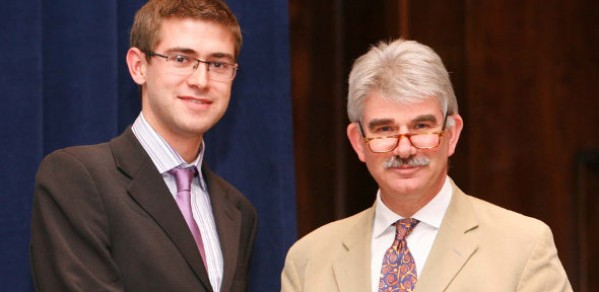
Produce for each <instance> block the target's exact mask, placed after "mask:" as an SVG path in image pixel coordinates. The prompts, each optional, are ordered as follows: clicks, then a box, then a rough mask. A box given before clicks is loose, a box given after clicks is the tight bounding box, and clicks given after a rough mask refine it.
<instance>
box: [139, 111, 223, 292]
mask: <svg viewBox="0 0 599 292" xmlns="http://www.w3.org/2000/svg"><path fill="white" fill-rule="evenodd" d="M131 129H132V130H133V133H134V134H135V137H136V138H137V140H139V143H141V145H142V146H143V148H144V150H145V151H146V152H147V153H148V155H149V156H150V158H151V159H152V162H154V165H155V166H156V168H157V169H158V172H160V174H161V175H162V178H163V179H164V182H165V183H166V186H167V187H168V189H169V190H170V192H171V194H172V195H173V198H175V197H176V195H177V183H176V181H175V177H174V176H173V175H171V174H170V173H169V171H170V170H171V169H173V168H176V167H190V166H195V167H196V168H197V170H198V174H199V175H198V176H196V177H194V178H193V180H192V183H191V209H192V213H193V218H194V220H195V221H196V223H197V225H198V227H199V229H200V233H201V234H202V243H203V244H204V251H205V254H206V259H205V260H206V265H207V266H208V267H206V268H207V270H208V276H209V278H210V284H211V285H212V288H213V289H214V291H220V287H221V283H222V278H223V255H222V251H221V249H220V241H219V239H218V233H217V231H216V224H215V223H214V216H213V214H212V205H211V204H210V197H209V196H208V188H207V186H206V182H205V181H204V177H203V176H202V172H201V170H202V161H203V159H204V149H205V148H206V147H205V146H206V143H205V142H204V141H202V145H201V147H200V153H199V154H198V157H197V158H196V159H195V160H194V161H193V162H192V163H186V162H185V160H184V159H183V158H182V157H181V155H179V154H178V153H177V151H175V150H174V149H173V148H172V147H171V146H170V145H169V144H168V143H167V142H166V141H165V140H164V139H163V138H162V137H161V136H160V135H159V134H158V133H157V132H156V131H155V130H154V129H153V128H152V126H151V125H150V124H149V123H148V122H147V121H146V119H145V118H144V116H143V114H142V113H140V114H139V116H138V117H137V119H136V120H135V122H134V123H133V126H132V127H131Z"/></svg>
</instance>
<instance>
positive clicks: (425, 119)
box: [412, 115, 437, 123]
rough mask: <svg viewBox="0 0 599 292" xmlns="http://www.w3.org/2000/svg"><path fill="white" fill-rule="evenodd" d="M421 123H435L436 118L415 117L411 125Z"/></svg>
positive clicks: (432, 116)
mask: <svg viewBox="0 0 599 292" xmlns="http://www.w3.org/2000/svg"><path fill="white" fill-rule="evenodd" d="M421 122H431V123H437V117H435V115H421V116H417V117H416V118H415V119H413V120H412V123H421Z"/></svg>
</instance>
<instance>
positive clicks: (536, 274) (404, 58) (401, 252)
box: [282, 39, 572, 292]
mask: <svg viewBox="0 0 599 292" xmlns="http://www.w3.org/2000/svg"><path fill="white" fill-rule="evenodd" d="M347 109H348V114H349V118H350V120H351V123H350V124H349V125H348V127H347V136H348V138H349V140H350V142H351V145H352V146H353V149H354V150H355V152H356V154H357V155H358V158H359V159H360V160H361V161H362V162H364V163H365V164H366V166H367V167H368V170H369V172H370V174H371V175H372V177H373V178H374V179H375V180H376V182H377V184H378V186H379V191H378V193H377V195H376V200H375V202H374V205H373V206H372V207H371V208H369V209H367V210H365V211H363V212H361V213H359V214H357V215H354V216H352V217H349V218H346V219H342V220H339V221H336V222H333V223H330V224H328V225H326V226H323V227H321V228H319V229H317V230H315V231H313V232H312V233H310V234H308V235H307V236H305V237H304V238H302V239H300V240H299V241H298V242H297V243H296V244H295V245H294V246H293V247H292V248H291V249H290V250H289V253H288V255H287V259H286V262H285V267H284V270H283V273H282V291H284V292H292V291H305V292H320V291H327V292H334V291H343V292H350V291H356V292H364V291H373V292H376V291H379V292H382V291H421V292H437V291H456V292H457V291H459V292H463V291H485V292H489V291H497V292H505V291H536V292H540V291H543V292H546V291H571V290H572V288H571V286H570V283H569V281H568V278H567V276H566V273H565V271H564V269H563V267H562V264H561V263H560V260H559V259H558V256H557V250H556V247H555V244H554V242H553V236H552V234H551V231H550V229H549V227H548V226H547V225H545V224H544V223H542V222H541V221H538V220H536V219H533V218H530V217H526V216H523V215H520V214H517V213H514V212H511V211H509V210H506V209H503V208H500V207H498V206H495V205H492V204H490V203H487V202H484V201H482V200H479V199H476V198H474V197H471V196H469V195H466V194H464V193H463V192H462V191H461V190H460V189H459V188H458V187H457V186H456V185H455V184H454V182H453V181H452V180H451V179H450V178H449V177H448V175H447V164H448V158H449V156H451V155H452V154H453V153H454V151H455V149H456V145H457V143H458V140H459V138H460V133H461V131H462V128H463V125H464V122H463V120H462V118H461V117H460V115H459V114H458V106H457V101H456V97H455V94H454V92H453V89H452V86H451V82H450V80H449V75H448V73H447V71H446V69H445V67H444V66H443V63H442V61H441V59H440V58H439V56H438V55H437V54H436V53H435V52H434V51H433V50H432V49H430V48H429V47H427V46H425V45H422V44H419V43H417V42H414V41H406V40H401V39H400V40H396V41H394V42H391V43H381V44H379V45H378V46H375V47H372V48H371V49H370V51H369V52H367V53H366V54H365V55H363V56H362V57H360V58H359V59H357V60H356V62H355V63H354V66H353V69H352V71H351V74H350V77H349V94H348V105H347Z"/></svg>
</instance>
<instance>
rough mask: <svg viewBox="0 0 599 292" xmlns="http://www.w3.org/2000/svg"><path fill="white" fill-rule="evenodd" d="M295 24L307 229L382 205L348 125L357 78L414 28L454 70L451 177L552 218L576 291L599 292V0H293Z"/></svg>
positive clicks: (297, 131) (477, 192)
mask: <svg viewBox="0 0 599 292" xmlns="http://www.w3.org/2000/svg"><path fill="white" fill-rule="evenodd" d="M290 20H291V60H292V76H293V78H292V96H293V114H294V135H295V159H296V178H297V181H296V183H297V186H296V189H297V199H298V201H297V202H298V228H299V234H300V235H303V234H305V233H307V232H309V231H311V230H313V229H314V228H316V227H317V226H321V225H323V224H325V223H327V222H330V221H332V220H335V219H339V218H343V217H346V216H348V215H351V214H354V213H357V212H358V211H360V210H363V209H365V208H368V207H369V206H371V205H372V204H373V202H374V197H375V193H376V185H375V183H374V180H373V179H372V178H370V175H369V174H368V172H367V170H366V167H365V166H364V165H363V164H362V163H361V162H359V160H358V159H357V156H356V154H355V153H354V152H353V150H352V149H351V146H350V144H349V142H348V141H347V138H346V135H345V129H346V126H347V123H348V119H347V114H346V108H345V103H346V90H347V89H346V88H347V76H348V73H349V70H350V66H351V64H352V62H353V60H354V59H355V58H357V57H358V56H360V55H362V54H364V53H365V52H366V51H367V50H368V48H369V46H370V45H371V44H373V43H377V42H378V41H380V40H387V39H393V38H396V37H399V36H403V37H405V38H409V39H414V40H417V41H419V42H422V43H424V44H427V45H429V46H431V47H432V48H433V49H434V50H436V51H437V53H438V54H439V55H440V56H441V57H442V59H443V60H444V62H445V65H446V67H447V69H448V71H450V76H451V78H452V82H453V84H454V89H455V91H456V94H457V96H458V102H459V106H460V114H461V115H462V117H463V118H464V122H465V130H464V132H462V137H461V139H460V142H459V144H458V148H457V153H456V154H455V155H454V156H453V157H452V158H451V159H450V176H451V177H452V178H454V180H455V181H456V182H457V183H458V185H459V186H460V187H461V188H462V189H463V190H464V191H465V192H467V193H469V194H471V195H474V196H477V197H479V198H482V199H485V200H488V201H490V202H493V203H495V204H498V205H500V206H503V207H506V208H508V209H511V210H514V211H517V212H520V213H523V214H526V215H529V216H533V217H536V218H539V219H541V220H543V221H544V222H546V223H547V224H548V225H550V227H551V228H552V230H553V232H554V236H555V241H556V244H557V248H558V252H559V257H560V259H561V261H562V263H563V264H564V266H565V268H566V271H567V273H568V275H569V278H570V281H571V282H572V285H573V287H574V290H575V291H599V251H598V249H597V247H598V246H599V232H597V230H598V229H597V228H598V227H599V215H598V211H599V96H598V92H599V2H598V1H595V0H571V1H537V0H532V1H520V0H501V1H478V0H444V1H438V0H417V1H409V0H392V1H389V0H382V1H343V0H334V1H320V0H291V1H290ZM506 236H509V234H506ZM517 245H518V243H517V242H515V243H514V248H517Z"/></svg>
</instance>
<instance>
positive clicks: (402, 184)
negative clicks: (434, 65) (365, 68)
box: [348, 93, 462, 202]
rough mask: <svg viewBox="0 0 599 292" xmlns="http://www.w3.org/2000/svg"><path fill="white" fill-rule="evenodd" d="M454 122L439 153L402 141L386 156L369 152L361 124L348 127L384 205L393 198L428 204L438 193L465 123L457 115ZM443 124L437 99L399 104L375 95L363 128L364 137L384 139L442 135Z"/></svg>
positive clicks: (442, 139)
mask: <svg viewBox="0 0 599 292" xmlns="http://www.w3.org/2000/svg"><path fill="white" fill-rule="evenodd" d="M453 118H454V119H457V120H456V126H454V127H451V128H446V129H445V133H443V134H442V135H441V136H440V140H439V144H438V146H437V147H435V148H431V149H418V148H416V147H414V146H413V145H412V144H411V143H410V141H409V140H408V138H406V137H405V136H404V137H401V138H400V140H399V142H398V144H397V147H395V148H394V149H393V150H391V151H390V152H386V153H373V152H372V151H371V150H370V149H369V147H368V144H367V143H366V142H364V141H363V139H362V134H361V133H360V129H359V126H358V124H357V123H352V124H350V125H349V126H348V137H349V139H350V141H351V143H352V146H353V147H354V150H355V151H356V153H357V154H358V157H359V158H360V160H361V161H363V162H365V163H366V166H367V167H368V170H369V171H370V173H371V175H372V176H373V177H374V179H375V180H376V181H377V183H378V185H379V187H380V189H381V196H382V199H383V201H384V202H385V201H386V198H391V197H394V198H396V199H397V198H400V197H401V198H405V199H408V198H411V199H417V200H418V201H426V202H428V201H429V200H430V199H432V198H433V197H434V196H435V195H436V194H437V193H438V191H439V190H440V188H441V186H442V184H443V182H444V180H445V176H446V174H447V162H448V157H449V156H451V155H452V154H453V153H454V150H455V146H456V144H457V140H458V139H459V133H460V130H461V127H462V121H461V118H460V117H459V116H458V115H454V116H453ZM444 121H445V119H444V114H443V111H442V110H441V107H440V106H439V102H438V101H437V99H436V98H434V97H429V98H428V99H426V100H425V101H423V102H418V103H413V104H401V103H397V102H393V101H389V100H386V99H383V98H382V97H381V96H380V95H379V94H378V93H373V94H370V95H369V96H368V97H367V98H366V99H365V102H364V112H363V114H362V120H361V124H362V128H363V130H364V135H365V136H366V137H383V136H392V135H397V134H406V133H431V132H436V131H441V130H442V129H443V124H444ZM392 159H399V160H402V161H403V162H409V161H411V162H412V165H410V164H408V165H399V164H393V163H391V162H390V161H391V160H392Z"/></svg>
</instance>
